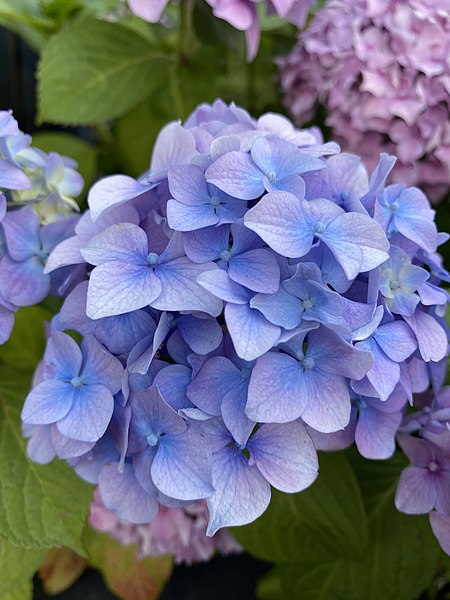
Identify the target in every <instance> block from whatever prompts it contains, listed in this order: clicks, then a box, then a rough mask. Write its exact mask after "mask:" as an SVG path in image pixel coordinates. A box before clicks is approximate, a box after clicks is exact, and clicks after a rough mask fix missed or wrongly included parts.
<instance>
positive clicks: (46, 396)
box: [22, 379, 74, 425]
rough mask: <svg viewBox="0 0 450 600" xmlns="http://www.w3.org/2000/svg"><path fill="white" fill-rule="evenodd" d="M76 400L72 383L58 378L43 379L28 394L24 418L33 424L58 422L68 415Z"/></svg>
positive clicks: (23, 413) (26, 421)
mask: <svg viewBox="0 0 450 600" xmlns="http://www.w3.org/2000/svg"><path fill="white" fill-rule="evenodd" d="M73 400H74V388H73V386H72V385H71V384H70V383H66V382H65V381H58V380H57V379H54V380H50V381H43V382H42V383H40V384H39V385H38V386H37V387H35V388H34V389H32V390H31V392H30V393H29V394H28V396H27V398H26V400H25V404H24V407H23V410H22V420H23V421H24V422H25V423H30V424H32V425H46V424H49V423H56V422H57V421H59V420H60V419H62V418H63V417H65V416H66V415H67V413H68V412H69V411H70V409H71V407H72V403H73Z"/></svg>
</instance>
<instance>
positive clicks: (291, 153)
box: [251, 137, 326, 189]
mask: <svg viewBox="0 0 450 600" xmlns="http://www.w3.org/2000/svg"><path fill="white" fill-rule="evenodd" d="M251 156H252V158H253V160H254V162H255V164H256V165H257V166H258V167H259V168H260V169H261V171H262V172H263V173H264V174H265V175H266V176H268V175H269V173H273V174H275V176H276V181H277V182H281V180H284V179H285V178H287V177H289V176H290V175H300V174H302V173H307V172H308V171H316V170H317V169H323V168H324V167H325V166H326V165H325V162H324V161H323V160H320V158H315V157H313V156H308V155H307V154H303V153H302V152H300V151H299V150H298V148H297V147H296V146H294V144H291V143H290V142H287V141H286V140H282V139H279V138H276V137H272V138H270V137H269V138H267V137H261V138H259V139H257V140H256V141H255V142H254V143H253V145H252V149H251ZM283 189H284V188H283Z"/></svg>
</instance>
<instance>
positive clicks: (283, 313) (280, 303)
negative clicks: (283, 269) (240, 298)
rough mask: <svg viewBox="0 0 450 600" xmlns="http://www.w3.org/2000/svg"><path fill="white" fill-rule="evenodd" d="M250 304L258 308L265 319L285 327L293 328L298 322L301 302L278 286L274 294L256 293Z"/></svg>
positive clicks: (301, 311) (300, 318)
mask: <svg viewBox="0 0 450 600" xmlns="http://www.w3.org/2000/svg"><path fill="white" fill-rule="evenodd" d="M250 306H251V307H252V308H256V309H257V310H259V311H260V312H261V313H262V314H263V315H264V316H265V317H266V319H267V320H269V321H270V322H271V323H274V325H279V326H280V327H284V328H285V329H293V328H294V327H297V325H299V324H300V322H301V320H302V314H303V303H302V302H301V300H299V298H296V297H295V296H292V294H289V293H288V292H287V291H286V290H285V289H284V287H280V289H279V290H278V292H276V293H275V294H256V296H253V298H252V299H251V300H250Z"/></svg>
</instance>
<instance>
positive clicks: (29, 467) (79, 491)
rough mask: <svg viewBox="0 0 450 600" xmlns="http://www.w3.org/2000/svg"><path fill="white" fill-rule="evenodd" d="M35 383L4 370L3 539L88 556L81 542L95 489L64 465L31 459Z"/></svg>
mask: <svg viewBox="0 0 450 600" xmlns="http://www.w3.org/2000/svg"><path fill="white" fill-rule="evenodd" d="M30 379H31V374H30V373H29V372H27V371H19V370H14V369H12V368H9V367H1V368H0V537H1V538H3V539H6V540H7V541H8V542H10V543H13V544H17V545H20V546H24V547H26V548H33V547H38V548H48V547H52V546H63V545H64V546H69V547H71V548H73V549H74V550H75V551H76V552H78V553H80V554H84V548H83V545H82V544H81V542H80V538H81V533H82V530H83V527H84V523H85V520H86V517H87V513H88V509H89V503H90V500H91V497H92V488H91V486H89V485H87V484H86V483H84V482H83V481H82V480H81V479H80V478H79V477H78V476H77V475H76V474H75V472H74V471H73V470H72V469H71V468H70V467H69V466H68V465H67V464H66V463H63V462H62V461H58V460H56V461H53V463H51V464H50V465H38V464H36V463H33V462H32V461H30V460H29V459H28V457H27V454H26V441H25V440H24V439H23V437H22V434H21V423H20V412H21V410H22V405H23V401H24V399H25V396H26V394H27V392H28V390H29V387H30Z"/></svg>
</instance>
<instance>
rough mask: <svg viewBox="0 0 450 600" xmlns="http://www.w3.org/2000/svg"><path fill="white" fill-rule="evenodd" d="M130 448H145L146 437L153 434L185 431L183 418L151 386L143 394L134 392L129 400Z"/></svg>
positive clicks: (173, 433)
mask: <svg viewBox="0 0 450 600" xmlns="http://www.w3.org/2000/svg"><path fill="white" fill-rule="evenodd" d="M130 402H131V407H132V416H131V423H130V446H131V442H133V444H134V446H133V448H135V449H136V450H138V449H140V448H141V449H143V448H145V447H146V446H147V436H149V435H151V434H154V435H156V436H159V435H160V434H161V433H164V434H172V435H175V434H182V433H183V432H184V431H185V430H186V423H185V422H184V420H183V418H182V417H180V415H178V413H176V412H175V411H174V409H173V408H171V407H170V406H169V404H167V403H166V402H164V400H163V399H162V397H161V394H160V393H159V390H158V389H157V388H156V387H155V386H152V387H151V388H150V389H149V390H146V391H145V392H135V393H133V394H132V396H131V399H130Z"/></svg>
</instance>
